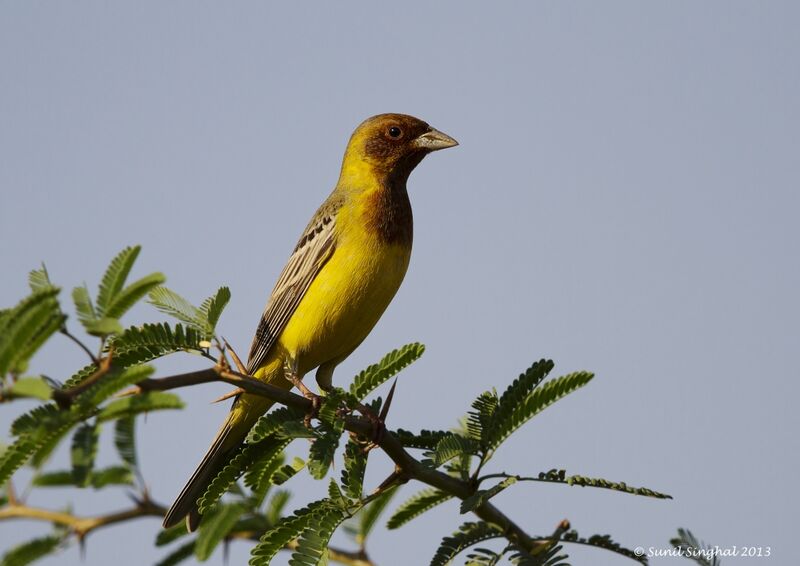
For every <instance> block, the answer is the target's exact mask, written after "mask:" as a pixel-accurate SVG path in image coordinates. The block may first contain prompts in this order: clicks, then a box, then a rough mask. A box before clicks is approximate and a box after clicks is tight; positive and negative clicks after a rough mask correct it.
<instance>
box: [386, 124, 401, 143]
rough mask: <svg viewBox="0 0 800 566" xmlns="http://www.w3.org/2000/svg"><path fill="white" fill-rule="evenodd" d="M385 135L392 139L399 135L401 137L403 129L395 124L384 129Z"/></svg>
mask: <svg viewBox="0 0 800 566" xmlns="http://www.w3.org/2000/svg"><path fill="white" fill-rule="evenodd" d="M386 135H387V136H389V137H390V138H392V139H393V140H399V139H400V138H401V137H403V130H401V129H400V128H398V127H397V126H390V127H389V129H388V130H386Z"/></svg>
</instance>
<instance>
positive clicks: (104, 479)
mask: <svg viewBox="0 0 800 566" xmlns="http://www.w3.org/2000/svg"><path fill="white" fill-rule="evenodd" d="M32 484H33V485H35V486H36V487H66V486H76V485H77V486H79V487H80V486H82V483H80V482H77V481H76V478H75V476H74V475H73V473H72V470H57V471H54V472H45V473H41V474H38V475H37V476H35V477H34V478H33V481H32ZM85 485H87V486H92V487H93V488H94V489H101V488H103V487H106V486H108V485H133V474H131V471H130V470H129V469H128V468H126V467H124V466H110V467H108V468H103V469H101V470H95V471H93V472H91V473H90V474H89V476H88V480H87V481H86V482H85Z"/></svg>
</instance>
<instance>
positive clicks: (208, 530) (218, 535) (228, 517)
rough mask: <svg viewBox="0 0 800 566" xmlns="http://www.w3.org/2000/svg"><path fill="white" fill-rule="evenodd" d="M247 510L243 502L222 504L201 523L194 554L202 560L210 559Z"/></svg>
mask: <svg viewBox="0 0 800 566" xmlns="http://www.w3.org/2000/svg"><path fill="white" fill-rule="evenodd" d="M245 511H247V508H246V507H245V506H244V505H242V504H237V503H234V504H230V505H220V506H219V507H218V509H217V510H216V511H215V512H214V513H213V514H212V515H211V517H206V518H205V519H204V520H203V521H202V522H201V523H200V529H199V530H198V533H197V539H196V542H195V546H194V555H195V556H196V557H197V559H198V560H199V561H200V562H205V561H206V560H208V558H209V557H210V556H211V554H212V553H213V552H214V549H215V548H217V545H219V543H220V542H222V539H224V538H225V537H226V536H227V535H228V533H229V532H230V531H231V529H232V528H233V527H234V525H236V522H237V521H238V520H239V517H241V516H242V515H243V514H244V513H245Z"/></svg>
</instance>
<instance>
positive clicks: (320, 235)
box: [247, 207, 336, 375]
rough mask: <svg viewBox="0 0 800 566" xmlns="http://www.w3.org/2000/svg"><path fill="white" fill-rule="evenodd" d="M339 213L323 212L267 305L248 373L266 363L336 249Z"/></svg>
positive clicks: (258, 330) (307, 232)
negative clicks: (272, 349) (296, 310)
mask: <svg viewBox="0 0 800 566" xmlns="http://www.w3.org/2000/svg"><path fill="white" fill-rule="evenodd" d="M335 226H336V215H335V211H328V210H325V207H323V208H321V209H320V212H318V213H317V214H316V215H315V217H314V219H312V221H311V223H310V224H309V225H308V227H307V228H306V231H305V232H304V234H303V237H302V238H300V241H299V242H298V243H297V246H296V247H295V249H294V252H293V253H292V255H291V257H290V258H289V261H288V262H287V263H286V267H284V268H283V271H282V272H281V275H280V277H279V278H278V282H277V283H276V284H275V288H274V289H273V290H272V294H271V295H270V297H269V300H268V301H267V306H266V308H265V309H264V314H262V315H261V321H260V322H259V324H258V329H257V330H256V335H255V337H254V338H253V344H252V345H251V346H250V355H249V356H248V362H247V372H248V373H250V374H251V375H252V374H253V372H255V371H256V370H257V369H258V367H259V366H260V365H261V364H262V363H264V360H265V359H266V358H267V355H268V354H269V351H270V349H271V348H272V346H274V345H275V342H276V340H277V339H278V336H280V333H281V332H282V331H283V328H284V327H285V326H286V323H287V322H288V321H289V319H290V318H291V316H292V314H294V311H295V309H297V305H298V304H300V301H301V300H302V298H303V296H304V295H305V293H306V291H307V290H308V288H309V286H310V285H311V282H312V281H314V279H315V278H316V276H317V275H318V274H319V272H320V270H321V269H322V267H323V266H324V265H325V263H327V261H328V259H330V257H331V255H333V251H334V250H335V248H336V238H335V230H334V228H335Z"/></svg>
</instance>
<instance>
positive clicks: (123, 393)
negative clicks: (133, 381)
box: [113, 385, 142, 399]
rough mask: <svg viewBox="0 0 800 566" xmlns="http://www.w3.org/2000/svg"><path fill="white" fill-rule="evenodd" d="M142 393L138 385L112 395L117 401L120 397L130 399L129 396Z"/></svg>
mask: <svg viewBox="0 0 800 566" xmlns="http://www.w3.org/2000/svg"><path fill="white" fill-rule="evenodd" d="M141 392H142V388H141V387H139V386H138V385H134V386H133V387H129V388H128V389H124V390H122V391H120V392H118V393H114V395H113V397H114V399H119V398H120V397H130V396H131V395H138V394H139V393H141Z"/></svg>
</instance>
